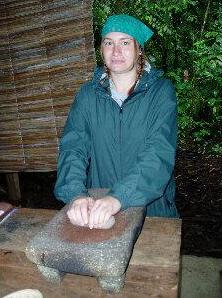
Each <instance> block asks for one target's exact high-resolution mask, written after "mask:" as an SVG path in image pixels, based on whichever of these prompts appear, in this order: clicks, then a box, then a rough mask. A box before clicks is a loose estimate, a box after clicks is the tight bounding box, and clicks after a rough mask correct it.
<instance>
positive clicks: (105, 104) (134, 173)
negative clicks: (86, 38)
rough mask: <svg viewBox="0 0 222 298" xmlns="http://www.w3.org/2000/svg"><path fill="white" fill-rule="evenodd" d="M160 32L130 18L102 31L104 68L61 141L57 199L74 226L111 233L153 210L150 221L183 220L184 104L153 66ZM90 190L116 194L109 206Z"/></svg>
mask: <svg viewBox="0 0 222 298" xmlns="http://www.w3.org/2000/svg"><path fill="white" fill-rule="evenodd" d="M152 35H153V32H152V30H151V29H149V28H148V27H147V26H146V25H145V24H143V23H142V22H140V21H139V20H138V19H136V18H134V17H132V16H129V15H113V16H111V17H109V18H108V19H107V21H106V23H105V25H104V27H103V29H102V43H101V53H102V57H103V60H104V67H101V68H99V67H98V68H97V69H96V70H95V73H94V77H93V79H92V80H91V81H90V82H87V83H86V84H84V85H83V86H82V88H81V90H80V91H79V93H78V94H77V96H76V99H75V101H74V103H73V105H72V107H71V110H70V113H69V116H68V120H67V123H66V126H65V129H64V133H63V136H62V139H61V146H60V155H59V161H58V178H57V182H56V186H55V195H56V197H57V198H58V199H59V200H62V201H64V202H65V203H67V202H70V201H71V200H72V199H73V198H75V200H74V201H73V203H72V204H71V205H70V207H69V211H68V213H67V214H68V217H69V219H70V221H71V222H72V223H73V224H77V225H88V226H89V227H90V228H103V227H104V226H105V225H106V223H107V222H108V221H109V220H110V218H111V217H112V216H113V215H115V214H116V213H117V212H118V211H119V210H121V209H126V208H128V207H135V206H147V215H149V216H169V217H176V216H178V213H177V210H176V207H175V203H174V195H175V184H174V180H173V168H174V162H175V148H176V134H177V125H176V97H175V91H174V88H173V86H172V84H171V82H170V81H168V80H166V79H164V78H162V72H160V71H157V70H155V69H153V68H151V67H150V65H149V63H148V62H147V61H145V56H144V51H143V48H144V43H145V42H146V41H147V40H149V39H150V38H151V36H152ZM88 188H108V189H109V192H108V194H107V195H106V196H105V197H103V198H102V199H101V200H98V201H94V200H93V198H90V197H89V195H88V193H87V189H88Z"/></svg>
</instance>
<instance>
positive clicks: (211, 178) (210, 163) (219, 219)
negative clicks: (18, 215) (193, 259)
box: [0, 150, 222, 258]
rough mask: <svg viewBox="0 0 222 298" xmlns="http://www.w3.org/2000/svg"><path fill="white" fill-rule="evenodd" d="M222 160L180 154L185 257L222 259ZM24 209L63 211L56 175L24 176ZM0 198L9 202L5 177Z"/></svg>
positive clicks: (0, 176) (1, 177)
mask: <svg viewBox="0 0 222 298" xmlns="http://www.w3.org/2000/svg"><path fill="white" fill-rule="evenodd" d="M221 169H222V157H221V156H220V157H212V156H207V155H202V154H198V153H195V152H193V151H188V150H179V151H178V154H177V161H176V169H175V177H176V182H177V195H176V204H177V208H178V210H179V212H180V215H181V218H182V220H183V222H182V246H181V254H188V255H189V254H190V255H196V256H211V257H218V258H222V177H221ZM19 179H20V187H21V193H22V207H31V208H50V209H60V208H61V207H62V206H63V204H62V203H60V202H58V201H57V200H56V199H55V198H54V196H53V188H54V183H55V180H56V173H55V172H50V173H20V174H19ZM0 198H1V200H7V186H6V182H5V175H4V174H0Z"/></svg>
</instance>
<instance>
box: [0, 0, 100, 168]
mask: <svg viewBox="0 0 222 298" xmlns="http://www.w3.org/2000/svg"><path fill="white" fill-rule="evenodd" d="M94 65H95V53H94V47H93V29H92V1H89V0H83V1H78V0H51V1H50V0H47V1H42V0H0V171H1V172H18V171H50V170H55V169H56V163H57V154H58V143H59V137H60V135H61V131H62V128H63V126H64V123H65V120H66V118H67V112H68V110H69V108H70V105H71V103H72V101H73V95H74V93H75V92H76V91H77V90H78V89H79V86H80V85H81V84H82V83H83V82H84V81H86V80H87V79H89V78H90V76H91V74H92V70H93V68H94Z"/></svg>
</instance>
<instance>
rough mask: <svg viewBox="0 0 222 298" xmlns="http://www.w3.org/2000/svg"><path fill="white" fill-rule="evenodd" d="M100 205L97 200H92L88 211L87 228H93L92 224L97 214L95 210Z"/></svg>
mask: <svg viewBox="0 0 222 298" xmlns="http://www.w3.org/2000/svg"><path fill="white" fill-rule="evenodd" d="M99 206H100V203H99V200H97V201H94V205H93V207H92V209H91V211H90V216H89V228H90V229H93V226H94V224H95V216H96V214H97V210H98V208H99Z"/></svg>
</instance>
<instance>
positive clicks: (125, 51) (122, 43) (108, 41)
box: [101, 32, 138, 74]
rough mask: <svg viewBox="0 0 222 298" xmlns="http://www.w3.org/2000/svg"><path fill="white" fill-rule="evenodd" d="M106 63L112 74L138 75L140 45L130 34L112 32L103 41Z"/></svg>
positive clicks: (102, 49) (102, 46)
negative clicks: (129, 73)
mask: <svg viewBox="0 0 222 298" xmlns="http://www.w3.org/2000/svg"><path fill="white" fill-rule="evenodd" d="M101 51H102V55H103V59H104V63H105V64H106V66H107V67H108V69H109V70H110V72H111V74H112V73H116V74H122V73H128V72H132V73H136V69H137V60H138V45H137V43H136V42H135V40H134V39H133V38H132V37H131V36H130V35H128V34H125V33H121V32H111V33H109V34H107V35H106V36H105V38H104V39H103V40H102V45H101Z"/></svg>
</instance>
